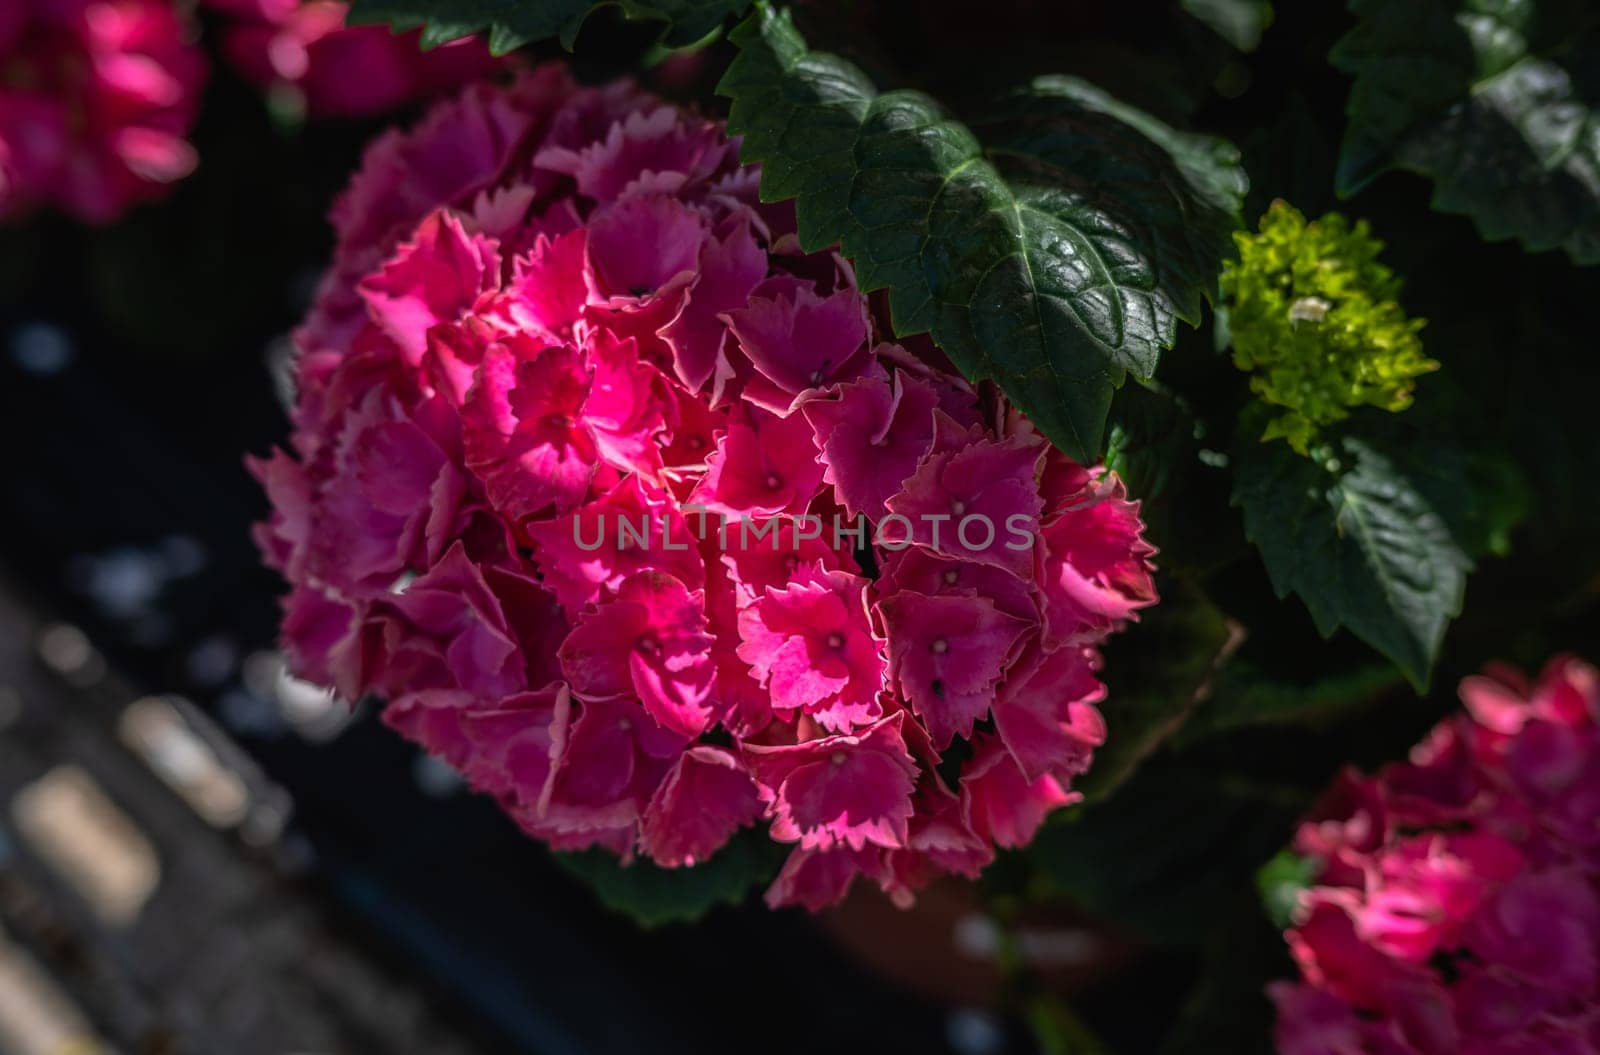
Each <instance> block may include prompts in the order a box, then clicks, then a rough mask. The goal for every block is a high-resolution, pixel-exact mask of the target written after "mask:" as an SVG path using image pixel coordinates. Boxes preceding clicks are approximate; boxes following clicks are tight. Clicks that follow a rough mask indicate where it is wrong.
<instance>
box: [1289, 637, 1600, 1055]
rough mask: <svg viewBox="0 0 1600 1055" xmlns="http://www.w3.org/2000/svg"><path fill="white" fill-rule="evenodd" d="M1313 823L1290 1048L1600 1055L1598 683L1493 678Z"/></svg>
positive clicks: (1551, 672)
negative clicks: (1406, 753) (1402, 757)
mask: <svg viewBox="0 0 1600 1055" xmlns="http://www.w3.org/2000/svg"><path fill="white" fill-rule="evenodd" d="M1461 698H1462V700H1463V701H1464V702H1465V704H1466V713H1465V714H1461V715H1457V716H1455V717H1452V718H1450V719H1448V720H1446V721H1445V722H1443V723H1442V724H1440V725H1439V726H1437V727H1436V728H1435V729H1434V730H1433V732H1432V733H1431V734H1430V735H1429V736H1428V737H1427V738H1426V739H1424V740H1423V741H1422V743H1420V744H1418V745H1417V747H1416V748H1415V749H1414V750H1413V751H1412V754H1411V757H1410V759H1409V760H1408V761H1406V762H1403V763H1398V764H1394V765H1391V766H1389V767H1388V768H1386V769H1384V770H1382V771H1380V772H1379V773H1378V774H1377V775H1376V776H1373V777H1368V776H1364V775H1362V774H1360V773H1357V772H1355V771H1349V772H1346V773H1345V774H1344V775H1342V776H1341V777H1340V778H1339V780H1338V781H1337V783H1336V784H1335V785H1334V786H1333V788H1332V789H1330V791H1329V792H1328V794H1327V795H1326V797H1325V798H1324V800H1323V801H1322V803H1321V804H1320V805H1319V806H1318V807H1317V808H1316V809H1315V811H1314V812H1313V813H1312V814H1311V816H1309V817H1308V818H1307V819H1306V820H1305V821H1304V822H1303V823H1302V824H1301V826H1300V829H1299V832H1298V834H1297V836H1296V838H1295V842H1294V850H1295V851H1296V852H1297V853H1298V854H1300V855H1302V856H1303V858H1305V859H1306V861H1307V862H1308V864H1309V866H1310V868H1311V874H1312V883H1311V886H1309V887H1308V888H1307V889H1305V890H1303V891H1301V892H1300V894H1299V895H1298V899H1297V903H1296V905H1295V908H1294V915H1293V921H1292V926H1291V927H1290V928H1289V931H1288V933H1287V937H1288V941H1289V947H1290V951H1291V952H1292V953H1293V955H1294V959H1295V961H1296V962H1297V963H1298V965H1299V967H1300V971H1301V974H1302V976H1303V981H1302V982H1300V983H1289V982H1281V983H1276V984H1275V985H1274V986H1273V987H1272V989H1271V995H1272V998H1273V1001H1274V1002H1275V1003H1276V1004H1277V1007H1278V1025H1277V1046H1278V1051H1279V1052H1280V1055H1362V1053H1372V1055H1447V1053H1448V1055H1502V1053H1510V1052H1529V1053H1534V1052H1538V1053H1550V1055H1556V1053H1562V1055H1595V1053H1596V1052H1600V824H1597V823H1596V822H1597V818H1600V671H1597V670H1596V669H1595V668H1594V667H1593V666H1591V665H1589V664H1588V663H1585V662H1583V661H1582V660H1579V659H1576V658H1574V657H1571V656H1564V657H1560V658H1557V659H1555V660H1553V661H1552V662H1551V663H1550V664H1549V665H1548V666H1547V667H1546V668H1545V670H1544V672H1543V674H1542V675H1541V676H1540V677H1539V679H1538V681H1537V682H1533V683H1530V682H1528V681H1527V680H1526V679H1525V678H1524V677H1522V676H1521V675H1520V674H1519V673H1518V672H1516V671H1514V670H1511V669H1509V668H1505V667H1493V668H1491V669H1489V670H1488V671H1486V672H1485V673H1484V674H1483V675H1480V676H1476V677H1471V678H1468V679H1466V680H1465V681H1464V682H1463V683H1462V685H1461Z"/></svg>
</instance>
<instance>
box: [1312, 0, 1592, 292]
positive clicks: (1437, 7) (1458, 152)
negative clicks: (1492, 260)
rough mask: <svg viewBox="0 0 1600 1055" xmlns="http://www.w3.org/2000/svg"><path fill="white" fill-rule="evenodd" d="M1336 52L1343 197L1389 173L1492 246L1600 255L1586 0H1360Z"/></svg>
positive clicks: (1581, 259)
mask: <svg viewBox="0 0 1600 1055" xmlns="http://www.w3.org/2000/svg"><path fill="white" fill-rule="evenodd" d="M1350 8H1351V10H1352V11H1354V12H1355V13H1356V15H1357V16H1358V17H1359V18H1360V22H1359V24H1358V25H1357V26H1356V28H1355V29H1354V30H1353V31H1352V32H1351V33H1350V34H1349V35H1348V36H1346V37H1345V38H1344V39H1343V40H1341V41H1340V42H1339V44H1338V46H1337V47H1336V48H1335V49H1334V51H1333V56H1332V58H1333V62H1334V64H1335V65H1337V66H1338V67H1339V68H1340V69H1343V70H1345V71H1347V72H1349V73H1352V74H1354V75H1355V78H1356V80H1355V84H1354V86H1353V88H1352V90H1351V94H1350V102H1349V106H1348V113H1349V126H1348V128H1347V130H1346V132H1345V140H1344V147H1343V150H1342V152H1341V155H1340V159H1339V172H1338V186H1339V191H1340V193H1341V194H1346V195H1348V194H1353V193H1355V192H1356V191H1358V190H1360V189H1361V188H1362V187H1363V186H1365V185H1366V184H1367V183H1368V182H1370V181H1371V180H1372V179H1373V178H1375V177H1376V176H1378V175H1379V174H1381V173H1382V172H1384V171H1386V170H1388V169H1392V168H1399V169H1406V170H1408V171H1412V172H1417V173H1420V174H1422V175H1424V176H1427V177H1429V178H1430V179H1432V180H1434V181H1435V191H1434V201H1433V204H1434V208H1436V209H1438V210H1440V211H1441V212H1450V213H1463V214H1466V215H1468V216H1470V217H1472V219H1473V222H1474V223H1476V224H1477V225H1478V229H1479V231H1480V232H1481V233H1482V234H1483V236H1484V237H1485V238H1488V239H1490V240H1491V241H1494V240H1500V239H1505V238H1517V239H1519V240H1520V241H1521V242H1522V244H1523V245H1525V246H1526V247H1527V248H1528V249H1530V250H1534V251H1541V250H1546V249H1554V248H1557V247H1560V248H1562V249H1565V250H1566V252H1567V253H1568V254H1569V255H1570V256H1571V257H1572V259H1573V260H1575V261H1577V262H1578V263H1580V264H1595V263H1600V178H1597V173H1600V95H1597V88H1600V19H1597V12H1596V9H1595V8H1594V7H1593V5H1587V4H1583V3H1581V2H1579V0H1530V2H1527V3H1516V4H1510V3H1493V4H1490V3H1483V2H1481V0H1407V2H1405V3H1395V2H1393V0H1351V2H1350Z"/></svg>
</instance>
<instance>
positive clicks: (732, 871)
mask: <svg viewBox="0 0 1600 1055" xmlns="http://www.w3.org/2000/svg"><path fill="white" fill-rule="evenodd" d="M788 849H789V848H788V847H786V846H780V845H779V844H777V843H774V842H773V841H772V840H771V839H769V838H767V836H766V834H765V833H757V832H748V831H747V832H743V833H741V834H739V835H737V836H735V837H734V838H733V840H732V841H731V842H729V843H728V845H727V846H725V847H723V848H722V850H721V851H719V852H718V853H717V854H716V855H714V856H713V857H712V858H711V859H710V860H709V861H704V862H702V863H700V864H698V865H695V866H694V867H692V868H661V867H659V866H657V865H655V864H652V863H651V862H650V861H648V860H646V859H645V858H642V857H641V858H636V859H635V860H634V861H633V863H631V864H629V865H626V866H623V865H620V864H618V863H617V858H616V855H615V854H612V853H609V852H608V851H605V850H598V849H596V850H584V851H582V852H580V853H558V854H556V855H555V859H556V860H557V861H558V862H559V863H560V864H561V866H562V867H563V868H565V869H566V870H567V871H569V872H571V873H572V874H573V875H575V876H577V877H578V878H580V879H582V880H583V881H584V882H585V883H587V884H588V885H589V886H590V887H592V888H593V889H594V892H595V895H596V896H597V897H599V898H600V900H601V901H602V902H603V903H604V904H605V905H606V907H607V908H610V909H613V910H615V911H617V912H621V913H623V914H625V915H628V916H631V917H633V919H634V920H636V921H637V922H638V923H640V924H641V925H643V926H646V927H655V926H659V925H661V924H663V923H682V922H687V921H690V920H694V919H697V918H699V917H700V916H703V915H704V914H705V913H706V912H707V911H709V910H710V909H712V908H714V907H715V906H717V905H721V904H728V905H736V904H738V903H739V902H741V901H743V900H744V898H745V897H746V896H747V895H748V894H749V892H750V890H751V889H752V888H753V887H756V886H759V885H762V884H765V883H767V882H769V881H770V880H771V879H772V877H773V876H774V875H776V874H777V872H778V868H779V867H780V866H781V865H782V863H783V858H784V855H785V854H786V852H787V851H788Z"/></svg>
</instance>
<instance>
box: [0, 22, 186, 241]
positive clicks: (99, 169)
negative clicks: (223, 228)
mask: <svg viewBox="0 0 1600 1055" xmlns="http://www.w3.org/2000/svg"><path fill="white" fill-rule="evenodd" d="M205 78H206V63H205V58H204V56H203V55H202V54H201V52H200V49H199V48H198V47H197V46H196V45H195V44H194V42H193V40H192V38H191V33H190V27H189V25H188V24H187V23H186V22H185V20H184V19H183V17H182V16H181V15H180V14H179V13H178V10H177V8H176V7H175V6H174V5H173V4H172V3H170V2H169V0H4V2H3V3H0V219H6V218H10V217H15V216H19V215H22V214H24V213H27V212H30V211H32V210H34V209H36V208H40V207H43V206H53V207H55V208H58V209H60V210H62V211H63V212H66V213H68V214H69V215H71V216H73V217H75V218H77V219H79V220H83V221H86V222H89V223H109V222H110V221H112V220H115V219H116V218H117V217H118V216H120V215H121V214H122V213H123V212H124V211H125V210H126V209H127V208H128V207H129V206H132V205H135V204H138V203H140V202H144V201H149V200H152V199H155V198H158V197H161V196H162V195H164V194H165V193H167V191H168V190H169V189H170V188H171V186H172V185H173V184H174V183H175V182H177V181H178V180H180V179H182V178H183V177H184V176H187V175H188V174H189V173H190V172H191V171H193V170H194V167H195V165H196V164H197V163H198V160H199V159H198V157H197V155H196V153H195V150H194V147H193V146H191V145H190V144H189V141H188V139H187V136H188V134H189V131H190V129H191V128H192V127H193V126H194V122H195V118H196V116H197V115H198V114H199V110H200V89H201V87H202V86H203V85H204V83H205Z"/></svg>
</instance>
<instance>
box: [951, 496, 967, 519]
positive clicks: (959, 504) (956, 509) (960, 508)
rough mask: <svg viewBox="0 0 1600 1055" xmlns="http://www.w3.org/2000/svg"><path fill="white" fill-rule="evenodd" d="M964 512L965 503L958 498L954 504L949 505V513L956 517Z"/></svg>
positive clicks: (965, 509) (965, 508)
mask: <svg viewBox="0 0 1600 1055" xmlns="http://www.w3.org/2000/svg"><path fill="white" fill-rule="evenodd" d="M966 511H967V503H965V502H963V501H962V500H961V499H959V498H958V499H956V500H955V501H954V502H951V503H950V512H952V513H954V514H955V515H956V516H960V515H961V514H962V513H965V512H966Z"/></svg>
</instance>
